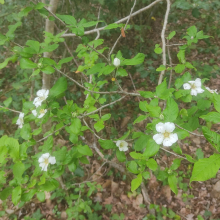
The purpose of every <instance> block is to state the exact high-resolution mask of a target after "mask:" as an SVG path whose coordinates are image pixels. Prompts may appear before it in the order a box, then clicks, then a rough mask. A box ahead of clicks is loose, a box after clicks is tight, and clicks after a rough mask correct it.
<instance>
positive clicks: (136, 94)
mask: <svg viewBox="0 0 220 220" xmlns="http://www.w3.org/2000/svg"><path fill="white" fill-rule="evenodd" d="M55 69H56V68H55ZM56 71H58V72H59V73H61V74H62V75H64V76H65V77H67V78H68V79H69V80H71V81H73V82H74V83H76V84H77V85H78V86H79V87H81V88H83V89H85V90H86V91H88V92H91V93H97V94H125V95H131V96H141V95H140V94H139V93H129V92H125V91H111V92H96V91H92V90H89V89H87V88H86V87H85V86H83V85H81V84H80V83H78V82H77V81H76V80H75V79H72V78H71V77H69V76H68V75H66V74H65V73H63V72H61V71H60V70H58V69H56Z"/></svg>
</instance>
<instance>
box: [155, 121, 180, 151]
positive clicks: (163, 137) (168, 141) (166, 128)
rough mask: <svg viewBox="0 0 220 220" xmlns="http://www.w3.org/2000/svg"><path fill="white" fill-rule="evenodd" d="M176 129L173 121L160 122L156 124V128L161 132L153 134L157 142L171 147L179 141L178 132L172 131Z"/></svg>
mask: <svg viewBox="0 0 220 220" xmlns="http://www.w3.org/2000/svg"><path fill="white" fill-rule="evenodd" d="M174 129H175V125H174V123H172V122H166V123H162V122H160V123H158V124H157V125H156V130H157V131H158V132H159V133H160V134H155V135H154V136H153V139H154V140H155V142H156V143H157V144H162V143H163V146H164V147H170V146H171V145H172V144H174V143H175V142H177V140H178V136H177V134H176V133H172V132H173V131H174Z"/></svg>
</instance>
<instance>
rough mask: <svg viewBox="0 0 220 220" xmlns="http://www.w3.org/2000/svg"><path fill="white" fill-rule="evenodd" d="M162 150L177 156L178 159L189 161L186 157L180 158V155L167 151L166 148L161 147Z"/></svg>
mask: <svg viewBox="0 0 220 220" xmlns="http://www.w3.org/2000/svg"><path fill="white" fill-rule="evenodd" d="M160 148H161V149H162V150H164V151H166V152H168V153H170V154H173V155H175V156H177V157H180V158H183V159H184V160H187V159H186V158H185V157H182V156H180V155H178V154H175V153H173V152H171V151H169V150H167V149H165V148H163V147H160ZM187 161H188V160H187Z"/></svg>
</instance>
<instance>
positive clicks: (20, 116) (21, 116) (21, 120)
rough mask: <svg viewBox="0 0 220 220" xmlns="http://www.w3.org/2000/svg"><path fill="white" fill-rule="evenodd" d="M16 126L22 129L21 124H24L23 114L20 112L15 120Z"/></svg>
mask: <svg viewBox="0 0 220 220" xmlns="http://www.w3.org/2000/svg"><path fill="white" fill-rule="evenodd" d="M16 124H17V125H18V127H19V128H22V127H23V124H24V113H22V112H21V113H20V114H19V116H18V120H17V122H16Z"/></svg>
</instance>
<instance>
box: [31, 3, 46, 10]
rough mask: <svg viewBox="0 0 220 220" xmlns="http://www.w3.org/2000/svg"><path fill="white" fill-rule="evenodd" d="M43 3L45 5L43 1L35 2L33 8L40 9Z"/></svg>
mask: <svg viewBox="0 0 220 220" xmlns="http://www.w3.org/2000/svg"><path fill="white" fill-rule="evenodd" d="M45 5H46V4H44V3H42V2H39V3H37V4H36V5H35V6H34V8H35V9H41V8H43V7H44V6H45Z"/></svg>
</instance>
